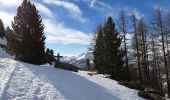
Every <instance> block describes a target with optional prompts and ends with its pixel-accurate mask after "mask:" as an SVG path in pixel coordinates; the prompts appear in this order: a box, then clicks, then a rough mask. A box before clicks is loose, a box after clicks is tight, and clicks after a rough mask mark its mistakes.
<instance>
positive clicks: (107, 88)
mask: <svg viewBox="0 0 170 100" xmlns="http://www.w3.org/2000/svg"><path fill="white" fill-rule="evenodd" d="M120 99H122V100H143V99H142V98H140V97H138V96H137V91H136V90H132V89H128V88H126V87H124V86H121V85H118V84H117V82H116V81H112V80H110V79H106V78H103V77H102V76H100V75H94V76H89V75H88V74H87V72H82V71H80V72H79V73H74V72H70V71H65V70H62V69H56V68H53V67H52V66H49V65H44V66H37V65H31V64H27V63H22V62H17V61H15V60H12V59H9V58H0V100H120Z"/></svg>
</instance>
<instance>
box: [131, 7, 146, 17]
mask: <svg viewBox="0 0 170 100" xmlns="http://www.w3.org/2000/svg"><path fill="white" fill-rule="evenodd" d="M133 13H134V14H135V16H136V18H137V19H141V18H143V17H144V14H143V13H141V12H140V11H138V10H137V9H132V10H131V11H130V13H128V15H129V16H131V15H132V14H133Z"/></svg>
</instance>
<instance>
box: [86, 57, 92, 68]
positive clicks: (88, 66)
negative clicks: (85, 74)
mask: <svg viewBox="0 0 170 100" xmlns="http://www.w3.org/2000/svg"><path fill="white" fill-rule="evenodd" d="M86 66H87V70H90V66H91V65H90V60H89V58H87V59H86Z"/></svg>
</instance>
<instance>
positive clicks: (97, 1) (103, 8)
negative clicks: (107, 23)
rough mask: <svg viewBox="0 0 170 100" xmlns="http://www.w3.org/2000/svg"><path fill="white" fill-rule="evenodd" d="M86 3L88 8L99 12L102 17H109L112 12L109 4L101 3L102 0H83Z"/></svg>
mask: <svg viewBox="0 0 170 100" xmlns="http://www.w3.org/2000/svg"><path fill="white" fill-rule="evenodd" d="M83 1H84V2H86V3H88V5H89V7H90V8H92V9H95V10H97V11H100V12H101V13H102V14H103V13H104V14H103V15H106V16H111V15H112V14H113V12H114V10H115V9H114V8H112V7H111V6H110V5H109V4H107V3H105V2H103V1H102V0H83Z"/></svg>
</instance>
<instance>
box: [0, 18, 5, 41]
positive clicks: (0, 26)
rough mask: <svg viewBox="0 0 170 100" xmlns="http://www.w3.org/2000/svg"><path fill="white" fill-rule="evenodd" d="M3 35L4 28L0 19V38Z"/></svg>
mask: <svg viewBox="0 0 170 100" xmlns="http://www.w3.org/2000/svg"><path fill="white" fill-rule="evenodd" d="M4 36H5V28H4V24H3V21H2V20H1V19H0V38H3V37H4Z"/></svg>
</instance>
